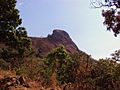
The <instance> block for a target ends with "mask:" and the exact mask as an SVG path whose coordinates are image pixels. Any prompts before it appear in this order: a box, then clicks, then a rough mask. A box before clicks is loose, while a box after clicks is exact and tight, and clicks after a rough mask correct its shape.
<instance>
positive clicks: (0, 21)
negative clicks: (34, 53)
mask: <svg viewBox="0 0 120 90" xmlns="http://www.w3.org/2000/svg"><path fill="white" fill-rule="evenodd" d="M16 3H17V1H16V0H0V43H2V44H4V45H5V47H4V48H0V49H1V50H0V54H1V55H0V58H3V59H9V60H10V59H13V58H16V57H19V58H22V57H24V56H27V55H28V54H29V53H30V50H31V40H30V39H29V38H28V36H27V31H26V29H25V28H24V27H20V25H21V23H22V19H21V18H20V15H19V10H18V9H17V8H16Z"/></svg>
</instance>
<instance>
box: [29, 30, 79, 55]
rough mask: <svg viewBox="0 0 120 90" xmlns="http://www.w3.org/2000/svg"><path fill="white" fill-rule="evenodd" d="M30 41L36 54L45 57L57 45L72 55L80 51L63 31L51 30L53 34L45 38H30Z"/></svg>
mask: <svg viewBox="0 0 120 90" xmlns="http://www.w3.org/2000/svg"><path fill="white" fill-rule="evenodd" d="M30 38H31V40H32V45H33V48H35V49H36V51H37V53H38V54H41V55H45V54H47V53H48V52H50V51H51V50H52V49H54V48H56V47H58V46H59V45H64V46H65V48H66V50H67V51H68V52H69V53H71V54H73V53H78V52H80V50H79V49H78V47H77V46H76V44H75V43H74V42H73V41H72V39H71V38H70V36H69V34H68V33H67V32H66V31H64V30H58V29H55V30H53V33H52V34H51V35H50V34H49V35H48V36H47V37H43V38H40V37H30Z"/></svg>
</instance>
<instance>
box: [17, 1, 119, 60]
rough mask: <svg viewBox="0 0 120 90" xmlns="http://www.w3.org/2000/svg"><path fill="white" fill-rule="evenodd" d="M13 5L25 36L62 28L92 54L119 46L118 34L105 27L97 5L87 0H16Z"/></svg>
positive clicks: (98, 55) (102, 53) (103, 53)
mask: <svg viewBox="0 0 120 90" xmlns="http://www.w3.org/2000/svg"><path fill="white" fill-rule="evenodd" d="M17 7H18V8H19V10H20V15H21V17H22V19H23V24H22V25H23V26H24V27H26V28H27V31H28V34H29V36H37V37H40V36H47V34H51V33H52V31H53V29H62V30H65V31H67V32H68V33H69V35H70V36H71V38H72V40H73V41H74V42H75V43H76V44H77V46H78V47H79V49H80V50H82V51H85V52H86V53H88V54H90V55H92V57H93V58H105V57H108V56H109V55H110V54H111V53H112V52H114V51H115V50H117V49H119V48H120V36H118V37H117V38H115V37H114V35H113V33H111V32H108V31H106V29H105V26H103V24H102V22H103V17H102V16H101V9H92V8H90V1H89V0H18V3H17Z"/></svg>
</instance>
